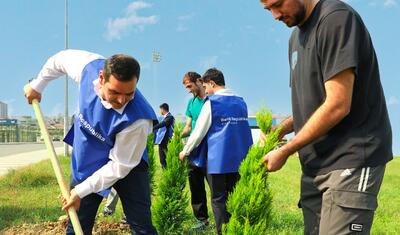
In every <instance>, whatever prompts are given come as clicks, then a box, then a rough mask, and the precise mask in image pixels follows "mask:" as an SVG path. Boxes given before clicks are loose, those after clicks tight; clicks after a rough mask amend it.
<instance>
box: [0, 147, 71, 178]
mask: <svg viewBox="0 0 400 235" xmlns="http://www.w3.org/2000/svg"><path fill="white" fill-rule="evenodd" d="M54 147H55V150H56V153H57V154H63V150H64V147H63V143H62V142H55V143H54ZM48 158H49V156H48V153H47V150H46V146H45V145H44V143H35V144H33V143H21V144H0V176H2V175H5V174H7V172H8V171H10V170H12V169H17V168H19V167H23V166H27V165H30V164H33V163H36V162H39V161H42V160H44V159H48Z"/></svg>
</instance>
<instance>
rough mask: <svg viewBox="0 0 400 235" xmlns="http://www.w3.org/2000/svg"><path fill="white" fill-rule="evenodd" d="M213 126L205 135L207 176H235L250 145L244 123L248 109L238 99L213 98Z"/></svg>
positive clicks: (247, 126) (211, 98) (250, 141)
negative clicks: (229, 174) (227, 174)
mask: <svg viewBox="0 0 400 235" xmlns="http://www.w3.org/2000/svg"><path fill="white" fill-rule="evenodd" d="M208 99H209V100H210V102H211V113H212V123H211V127H210V129H209V131H208V133H207V145H208V154H207V155H208V156H207V157H208V164H207V168H208V173H209V174H224V173H234V172H238V169H239V165H240V163H241V162H242V160H243V159H244V158H245V157H246V155H247V152H248V151H249V148H250V146H251V145H252V144H253V140H252V137H251V130H250V127H249V123H248V121H247V106H246V103H245V102H244V100H243V98H241V97H238V96H223V95H212V96H209V97H208Z"/></svg>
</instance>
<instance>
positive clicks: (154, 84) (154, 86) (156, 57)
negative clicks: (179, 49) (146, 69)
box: [152, 51, 161, 102]
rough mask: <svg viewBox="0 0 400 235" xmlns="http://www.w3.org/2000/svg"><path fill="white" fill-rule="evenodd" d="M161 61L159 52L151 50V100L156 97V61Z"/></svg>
mask: <svg viewBox="0 0 400 235" xmlns="http://www.w3.org/2000/svg"><path fill="white" fill-rule="evenodd" d="M160 62H161V54H160V52H158V51H153V100H152V101H153V102H156V99H157V63H160Z"/></svg>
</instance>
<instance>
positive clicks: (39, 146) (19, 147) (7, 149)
mask: <svg viewBox="0 0 400 235" xmlns="http://www.w3.org/2000/svg"><path fill="white" fill-rule="evenodd" d="M53 144H54V147H55V148H58V147H61V146H63V142H53ZM44 149H46V146H45V145H44V143H17V144H3V143H2V144H0V158H1V157H5V156H10V155H15V154H19V153H26V152H32V151H37V150H44Z"/></svg>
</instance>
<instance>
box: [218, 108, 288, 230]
mask: <svg viewBox="0 0 400 235" xmlns="http://www.w3.org/2000/svg"><path fill="white" fill-rule="evenodd" d="M256 119H257V124H258V126H259V127H260V129H261V131H262V132H263V133H264V134H265V135H266V136H267V140H266V141H265V143H264V144H260V143H254V144H253V146H251V148H250V150H249V152H248V154H247V156H246V158H245V159H244V160H243V162H242V163H241V165H240V167H239V174H240V180H239V181H238V182H237V184H236V187H235V189H234V191H233V192H232V193H231V194H230V195H229V197H228V201H227V209H228V211H229V213H230V214H231V218H230V220H229V222H228V223H227V224H225V225H224V226H223V234H229V235H253V234H265V232H266V231H267V229H268V225H269V222H270V221H271V209H272V204H271V203H272V195H271V192H270V188H269V184H268V173H267V172H266V171H265V167H264V165H263V164H262V158H263V156H264V155H265V154H266V153H267V152H269V151H271V150H272V149H274V148H275V147H276V145H277V144H278V134H279V131H280V130H278V129H277V130H274V131H272V132H271V125H272V113H271V111H269V110H267V109H266V108H261V110H260V111H259V112H257V114H256Z"/></svg>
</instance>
